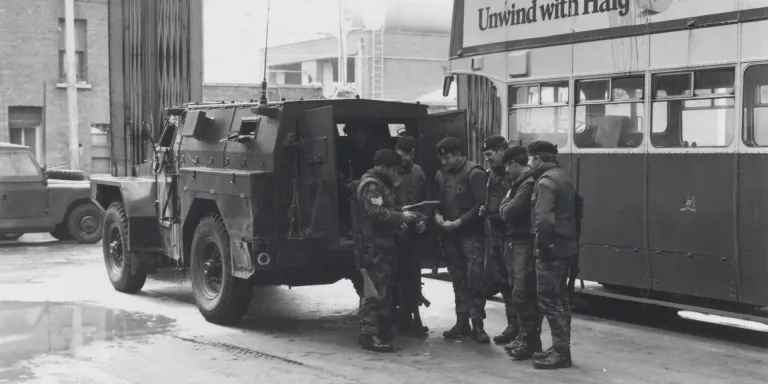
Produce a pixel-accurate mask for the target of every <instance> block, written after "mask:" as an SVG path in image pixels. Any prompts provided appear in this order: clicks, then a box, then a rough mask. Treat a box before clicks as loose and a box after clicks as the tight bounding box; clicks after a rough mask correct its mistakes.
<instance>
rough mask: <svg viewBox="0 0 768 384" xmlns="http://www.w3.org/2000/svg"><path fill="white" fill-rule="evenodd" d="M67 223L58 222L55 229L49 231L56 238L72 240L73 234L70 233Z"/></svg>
mask: <svg viewBox="0 0 768 384" xmlns="http://www.w3.org/2000/svg"><path fill="white" fill-rule="evenodd" d="M66 224H67V223H66V222H65V223H61V224H57V225H56V227H55V228H54V229H53V231H52V232H49V234H50V235H51V236H53V238H54V239H56V240H59V241H67V240H72V235H71V234H70V233H69V229H67V226H66Z"/></svg>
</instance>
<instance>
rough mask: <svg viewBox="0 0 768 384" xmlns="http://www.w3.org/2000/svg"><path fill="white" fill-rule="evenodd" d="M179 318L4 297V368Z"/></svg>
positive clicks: (0, 350) (160, 327)
mask: <svg viewBox="0 0 768 384" xmlns="http://www.w3.org/2000/svg"><path fill="white" fill-rule="evenodd" d="M174 323H175V320H173V319H170V318H167V317H164V316H157V315H150V314H145V313H138V312H126V311H119V310H113V309H107V308H103V307H98V306H93V305H88V304H69V303H51V302H39V303H32V302H0V372H2V371H3V370H5V369H7V368H9V367H11V366H12V365H14V364H15V363H17V362H20V361H24V360H28V359H31V358H34V357H36V356H39V355H43V354H47V353H52V352H64V351H75V350H77V349H78V348H82V347H85V346H88V345H90V344H93V343H97V342H104V341H106V342H109V341H116V340H121V339H129V338H140V337H142V336H147V335H154V334H159V333H165V332H168V331H170V330H171V329H172V327H173V325H174Z"/></svg>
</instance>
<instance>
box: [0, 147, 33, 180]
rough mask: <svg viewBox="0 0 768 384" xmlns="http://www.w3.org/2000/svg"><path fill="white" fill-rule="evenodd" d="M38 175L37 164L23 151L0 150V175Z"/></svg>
mask: <svg viewBox="0 0 768 384" xmlns="http://www.w3.org/2000/svg"><path fill="white" fill-rule="evenodd" d="M14 176H40V172H39V171H38V169H37V165H35V162H34V161H33V160H32V158H31V157H30V156H29V154H28V153H24V152H0V177H14Z"/></svg>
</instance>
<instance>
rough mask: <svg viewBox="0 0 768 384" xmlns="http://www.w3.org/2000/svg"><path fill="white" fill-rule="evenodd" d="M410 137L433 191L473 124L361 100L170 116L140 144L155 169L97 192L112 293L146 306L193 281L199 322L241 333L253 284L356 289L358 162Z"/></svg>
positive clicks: (107, 180) (175, 111)
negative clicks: (352, 188)
mask: <svg viewBox="0 0 768 384" xmlns="http://www.w3.org/2000/svg"><path fill="white" fill-rule="evenodd" d="M351 127H357V128H362V129H364V130H365V131H366V132H367V144H366V145H365V146H363V147H358V148H355V147H354V145H355V143H354V142H352V140H351V137H348V136H346V135H345V131H346V130H345V129H344V128H351ZM404 132H406V133H408V134H411V135H415V136H416V137H418V138H419V139H420V143H421V146H422V148H420V150H419V151H418V155H419V156H420V157H421V158H417V161H418V162H420V163H421V164H422V166H423V168H424V170H425V172H426V173H427V177H430V178H431V177H433V176H434V173H435V172H436V170H437V167H438V166H439V164H438V160H437V155H436V153H435V151H436V149H435V146H436V144H437V142H438V141H439V140H441V139H442V138H443V137H445V136H446V135H451V136H456V137H459V138H466V114H465V113H464V112H463V111H454V112H446V113H442V114H436V115H428V113H427V109H426V106H424V105H419V104H408V103H399V102H386V101H374V100H361V99H341V100H312V101H289V102H279V103H270V104H266V103H259V104H257V103H221V104H185V105H183V106H182V107H178V108H169V109H166V110H165V119H164V127H163V129H162V132H161V134H160V135H159V136H160V137H159V139H158V140H157V142H155V140H154V137H152V133H151V131H150V130H149V129H146V130H144V131H143V134H142V136H144V137H145V139H146V140H147V141H149V142H150V143H151V146H152V150H151V151H149V152H150V153H152V154H153V159H152V160H151V161H150V160H149V159H148V160H146V161H145V162H144V163H141V164H139V165H138V166H137V167H136V170H135V172H134V173H135V174H134V175H132V176H126V177H115V176H107V177H93V178H92V179H91V188H92V189H91V193H92V195H91V196H92V199H93V200H94V201H95V202H97V203H98V204H99V205H100V206H102V207H103V208H104V209H105V210H106V217H105V220H104V241H103V252H104V259H105V264H106V267H107V271H108V275H109V278H110V280H111V282H112V284H113V286H114V287H115V289H117V290H118V291H121V292H126V293H135V292H138V291H139V290H141V288H142V287H143V285H144V283H145V280H146V277H147V275H148V274H151V273H153V272H155V271H157V270H158V269H159V268H162V267H164V266H174V267H185V268H189V270H190V275H191V278H192V287H193V290H194V297H195V301H196V303H197V305H198V308H199V309H200V312H201V313H202V314H203V316H204V317H205V318H206V319H207V320H208V321H210V322H213V323H217V324H233V323H236V322H237V321H239V320H240V318H241V317H242V316H243V315H244V313H245V312H246V310H247V308H248V306H249V303H250V301H251V292H252V285H254V284H267V285H289V286H306V285H320V284H331V283H334V282H336V281H339V280H341V279H344V278H348V279H351V280H352V281H353V283H354V284H355V286H356V288H359V286H360V283H359V281H360V279H359V277H360V275H359V272H358V271H357V268H356V267H355V263H354V256H353V254H352V253H353V240H352V237H351V236H350V233H351V232H352V229H353V228H351V225H352V224H351V223H352V220H351V217H350V209H349V203H348V200H347V198H348V197H349V191H348V189H347V188H346V187H345V180H348V178H349V176H352V177H353V178H354V177H359V176H360V175H359V174H357V175H355V174H354V172H353V171H352V170H353V169H364V168H365V167H361V164H359V163H355V162H356V161H363V162H365V161H367V160H368V159H369V160H370V162H371V163H372V160H373V153H374V151H375V150H377V149H379V148H392V147H393V146H394V142H395V140H396V136H397V134H398V133H404ZM358 144H359V142H358ZM356 151H357V152H356ZM361 151H362V155H360V154H361ZM355 153H357V154H355ZM360 159H362V160H360ZM350 173H353V174H352V175H350ZM341 175H347V176H346V177H344V176H341ZM433 230H434V229H433Z"/></svg>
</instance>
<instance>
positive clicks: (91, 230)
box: [67, 202, 104, 244]
mask: <svg viewBox="0 0 768 384" xmlns="http://www.w3.org/2000/svg"><path fill="white" fill-rule="evenodd" d="M103 225H104V217H103V214H102V213H101V210H100V209H99V207H97V206H96V204H94V203H90V202H89V203H85V204H80V205H78V206H77V207H75V208H74V209H72V212H70V213H69V216H68V217H67V230H68V232H69V234H70V235H71V236H72V238H74V239H75V240H76V241H77V242H78V243H81V244H95V243H98V242H99V240H101V238H102V229H101V228H102V226H103Z"/></svg>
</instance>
